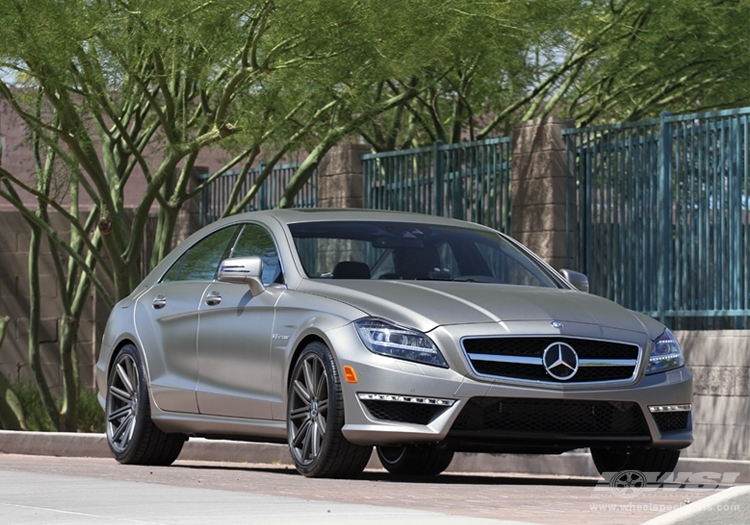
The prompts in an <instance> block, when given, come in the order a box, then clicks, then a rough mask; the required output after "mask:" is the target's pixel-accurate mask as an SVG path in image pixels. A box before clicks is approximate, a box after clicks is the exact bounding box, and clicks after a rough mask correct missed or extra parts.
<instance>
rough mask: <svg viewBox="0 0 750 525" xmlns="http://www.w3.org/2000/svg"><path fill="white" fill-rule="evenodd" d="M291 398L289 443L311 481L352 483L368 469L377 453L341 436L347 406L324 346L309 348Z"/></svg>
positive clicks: (295, 377) (293, 379) (292, 382)
mask: <svg viewBox="0 0 750 525" xmlns="http://www.w3.org/2000/svg"><path fill="white" fill-rule="evenodd" d="M288 393H289V395H288V398H287V416H286V421H287V441H288V443H289V451H290V452H291V454H292V460H293V461H294V465H295V466H296V467H297V470H298V471H299V473H300V474H302V475H304V476H307V477H311V478H352V477H356V476H358V475H359V474H360V473H361V472H362V471H363V470H364V468H365V466H366V465H367V462H368V461H369V459H370V455H371V454H372V447H365V446H360V445H355V444H353V443H350V442H349V441H347V440H346V438H345V437H344V435H343V434H342V433H341V429H342V428H343V426H344V401H343V396H342V394H341V382H340V380H339V374H338V370H337V369H336V363H335V362H334V360H333V356H332V355H331V352H330V351H329V350H328V348H327V347H326V346H325V345H324V344H323V343H321V342H318V341H315V342H312V343H310V344H309V345H307V346H306V347H305V349H304V350H303V351H302V353H301V354H300V356H299V358H298V359H297V362H296V363H295V365H294V370H293V371H292V375H291V380H290V382H289V392H288Z"/></svg>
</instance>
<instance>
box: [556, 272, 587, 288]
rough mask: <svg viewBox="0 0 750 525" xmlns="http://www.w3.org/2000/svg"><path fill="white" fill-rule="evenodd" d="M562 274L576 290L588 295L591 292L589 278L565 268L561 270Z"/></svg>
mask: <svg viewBox="0 0 750 525" xmlns="http://www.w3.org/2000/svg"><path fill="white" fill-rule="evenodd" d="M560 273H561V274H562V276H563V277H565V279H566V280H567V281H568V282H569V283H570V284H572V285H573V287H574V288H575V289H577V290H580V291H582V292H586V293H588V292H589V278H588V277H586V276H585V275H584V274H582V273H580V272H574V271H573V270H568V269H565V268H563V269H562V270H560Z"/></svg>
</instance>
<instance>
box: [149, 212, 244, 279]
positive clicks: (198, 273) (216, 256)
mask: <svg viewBox="0 0 750 525" xmlns="http://www.w3.org/2000/svg"><path fill="white" fill-rule="evenodd" d="M236 230H237V227H236V226H230V227H229V228H224V229H222V230H219V231H217V232H214V233H212V234H211V235H209V236H208V237H206V238H205V239H202V240H200V241H199V242H198V244H196V245H194V246H193V247H191V248H190V249H189V250H188V251H187V252H186V253H185V254H184V255H183V256H182V257H180V258H179V259H178V260H177V262H175V263H174V265H172V267H171V268H170V269H169V271H168V272H167V275H166V276H165V277H164V280H163V282H172V281H212V280H213V279H214V277H215V276H216V270H217V268H218V267H219V263H220V262H221V260H222V259H223V258H224V254H225V252H226V251H227V245H228V244H229V241H230V239H231V238H232V237H233V235H234V233H235V231H236Z"/></svg>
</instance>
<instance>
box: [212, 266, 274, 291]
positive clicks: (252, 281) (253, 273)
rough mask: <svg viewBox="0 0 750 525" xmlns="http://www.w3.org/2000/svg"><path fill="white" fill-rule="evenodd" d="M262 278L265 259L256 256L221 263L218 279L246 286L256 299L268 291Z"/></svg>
mask: <svg viewBox="0 0 750 525" xmlns="http://www.w3.org/2000/svg"><path fill="white" fill-rule="evenodd" d="M262 276H263V259H261V258H260V257H256V256H253V257H237V258H235V259H225V260H223V261H221V264H220V265H219V273H218V275H217V276H216V279H217V280H219V281H221V282H223V283H236V284H246V285H248V286H249V287H250V292H251V293H252V294H253V297H255V296H256V295H260V294H262V293H263V292H264V291H265V290H266V287H265V286H263V282H262V281H261V280H260V279H261V277H262Z"/></svg>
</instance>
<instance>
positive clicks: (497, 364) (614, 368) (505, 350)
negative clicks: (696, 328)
mask: <svg viewBox="0 0 750 525" xmlns="http://www.w3.org/2000/svg"><path fill="white" fill-rule="evenodd" d="M558 342H560V343H565V344H567V345H570V346H571V347H572V348H573V349H574V350H575V352H576V354H577V356H578V360H579V368H578V371H577V372H576V373H575V375H573V377H571V378H569V379H566V380H560V379H556V378H555V377H553V376H551V375H550V374H548V373H547V370H546V369H545V367H544V364H543V362H542V357H543V355H544V350H545V349H546V348H547V347H548V346H550V345H551V344H553V343H558ZM461 344H462V346H463V349H464V352H465V353H466V356H467V358H468V359H469V362H470V363H471V366H472V367H473V369H474V371H475V372H476V373H477V374H480V375H484V376H491V377H501V378H509V379H522V380H527V381H544V382H550V383H593V382H599V381H625V380H628V379H632V378H633V377H634V375H635V372H636V367H637V364H638V362H639V359H640V353H641V349H640V347H639V346H637V345H634V344H627V343H617V342H612V341H597V340H592V339H576V338H569V337H489V338H466V339H463V340H462V341H461Z"/></svg>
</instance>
